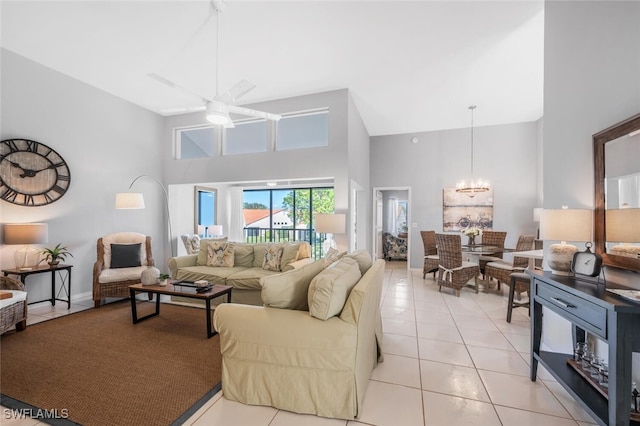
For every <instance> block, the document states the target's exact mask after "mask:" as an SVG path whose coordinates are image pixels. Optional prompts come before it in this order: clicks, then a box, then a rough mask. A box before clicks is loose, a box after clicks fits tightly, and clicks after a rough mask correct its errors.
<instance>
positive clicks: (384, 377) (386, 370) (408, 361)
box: [371, 354, 420, 388]
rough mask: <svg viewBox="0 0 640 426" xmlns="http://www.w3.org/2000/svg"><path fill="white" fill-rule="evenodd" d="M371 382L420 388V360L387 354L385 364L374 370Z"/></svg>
mask: <svg viewBox="0 0 640 426" xmlns="http://www.w3.org/2000/svg"><path fill="white" fill-rule="evenodd" d="M371 380H376V381H379V382H385V383H392V384H396V385H403V386H409V387H412V388H420V368H419V365H418V359H417V358H408V357H404V356H398V355H390V354H386V355H385V356H384V362H382V363H380V364H378V365H377V366H376V368H375V369H374V370H373V373H372V374H371Z"/></svg>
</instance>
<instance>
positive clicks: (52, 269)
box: [2, 264, 73, 309]
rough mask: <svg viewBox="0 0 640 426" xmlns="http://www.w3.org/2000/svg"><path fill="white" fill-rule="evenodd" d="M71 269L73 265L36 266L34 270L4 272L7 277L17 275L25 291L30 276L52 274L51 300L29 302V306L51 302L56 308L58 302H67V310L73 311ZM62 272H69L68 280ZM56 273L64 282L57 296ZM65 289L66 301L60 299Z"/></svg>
mask: <svg viewBox="0 0 640 426" xmlns="http://www.w3.org/2000/svg"><path fill="white" fill-rule="evenodd" d="M71 268H73V265H63V264H59V265H56V266H49V265H45V266H36V267H34V268H32V269H20V268H12V269H3V270H2V272H3V273H4V276H5V277H6V276H7V275H15V276H18V277H20V281H22V284H24V285H25V289H26V288H27V284H26V282H25V281H26V278H27V277H28V276H29V275H33V274H43V273H47V272H51V298H49V299H44V300H37V301H34V302H29V305H32V304H34V303H40V302H46V301H49V302H51V305H52V306H55V305H56V300H59V301H61V302H67V309H71ZM61 271H67V276H66V278H65V277H63V276H62V274H61ZM56 272H58V274H59V275H60V280H61V281H62V282H61V284H60V290H58V293H57V294H56ZM67 286H68V288H67ZM63 289H64V290H65V292H66V295H67V298H66V299H60V298H58V296H60V293H62V290H63Z"/></svg>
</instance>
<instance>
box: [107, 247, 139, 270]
mask: <svg viewBox="0 0 640 426" xmlns="http://www.w3.org/2000/svg"><path fill="white" fill-rule="evenodd" d="M141 245H142V244H140V243H137V244H111V268H114V269H115V268H132V267H134V266H141V262H140V246H141Z"/></svg>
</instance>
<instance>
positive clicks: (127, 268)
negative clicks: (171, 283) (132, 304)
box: [93, 232, 154, 308]
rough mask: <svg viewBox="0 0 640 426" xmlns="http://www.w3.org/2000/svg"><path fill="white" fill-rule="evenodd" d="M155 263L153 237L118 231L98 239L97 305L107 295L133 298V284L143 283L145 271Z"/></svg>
mask: <svg viewBox="0 0 640 426" xmlns="http://www.w3.org/2000/svg"><path fill="white" fill-rule="evenodd" d="M153 265H154V262H153V257H152V255H151V237H148V236H146V235H144V234H139V233H137V232H118V233H115V234H110V235H106V236H104V237H102V238H98V243H97V260H96V263H95V264H94V265H93V302H94V305H95V307H96V308H97V307H99V306H100V304H101V303H102V302H103V301H104V299H105V297H129V286H130V285H132V284H139V283H140V276H141V275H142V271H144V270H145V269H146V268H147V267H149V266H153ZM149 296H151V294H149Z"/></svg>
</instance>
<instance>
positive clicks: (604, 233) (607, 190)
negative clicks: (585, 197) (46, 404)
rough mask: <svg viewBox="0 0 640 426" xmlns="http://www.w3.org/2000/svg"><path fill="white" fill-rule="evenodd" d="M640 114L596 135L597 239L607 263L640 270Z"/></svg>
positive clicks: (599, 251)
mask: <svg viewBox="0 0 640 426" xmlns="http://www.w3.org/2000/svg"><path fill="white" fill-rule="evenodd" d="M639 158H640V114H637V115H634V116H633V117H630V118H628V119H626V120H624V121H622V122H620V123H618V124H615V125H613V126H611V127H609V128H607V129H605V130H602V131H601V132H598V133H596V134H595V135H593V160H594V177H595V182H594V183H595V185H594V190H595V199H594V201H595V214H594V240H595V249H596V252H597V253H599V254H601V255H602V259H603V263H604V264H605V265H609V266H615V267H619V268H624V269H630V270H634V271H640V160H638V159H639Z"/></svg>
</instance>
